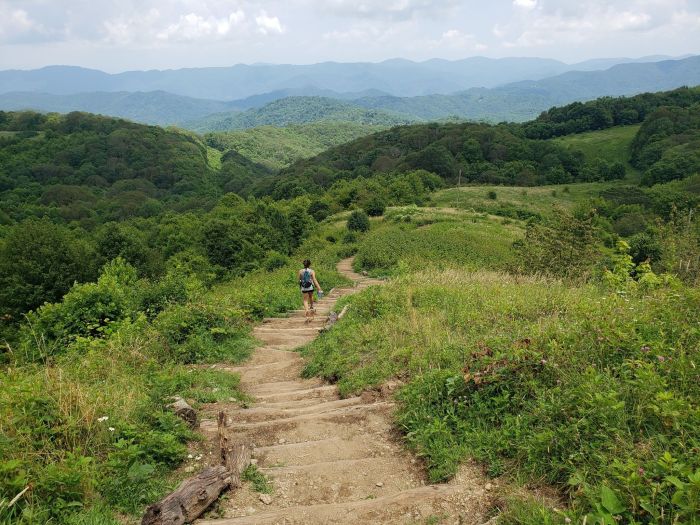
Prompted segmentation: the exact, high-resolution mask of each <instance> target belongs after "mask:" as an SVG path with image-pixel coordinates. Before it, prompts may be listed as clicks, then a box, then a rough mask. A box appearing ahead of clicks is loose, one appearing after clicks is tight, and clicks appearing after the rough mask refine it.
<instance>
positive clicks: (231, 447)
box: [141, 412, 253, 525]
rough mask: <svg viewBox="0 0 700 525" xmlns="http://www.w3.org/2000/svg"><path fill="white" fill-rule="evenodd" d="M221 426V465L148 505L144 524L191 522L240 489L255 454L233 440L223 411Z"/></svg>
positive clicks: (173, 524)
mask: <svg viewBox="0 0 700 525" xmlns="http://www.w3.org/2000/svg"><path fill="white" fill-rule="evenodd" d="M218 423H219V425H218V427H219V428H218V430H219V449H220V456H219V457H220V461H219V463H220V464H219V465H216V466H215V467H207V468H205V469H204V470H203V471H202V472H200V473H199V474H197V475H196V476H194V477H191V478H189V479H186V480H185V481H183V482H182V483H181V484H180V486H179V487H178V488H177V490H175V492H173V493H172V494H170V495H168V496H166V497H165V498H163V499H162V500H161V501H159V502H158V503H155V504H153V505H151V506H149V507H148V508H147V509H146V514H145V515H144V517H143V519H142V520H141V525H183V524H185V523H190V522H192V521H193V520H195V519H196V518H198V517H199V516H201V515H202V513H203V512H204V511H205V510H206V509H207V508H208V507H209V505H211V504H212V503H214V502H215V501H216V500H217V499H218V498H219V496H220V495H221V493H222V492H223V491H225V490H227V489H229V488H237V487H240V486H241V475H242V474H243V471H244V470H245V469H246V468H247V467H248V465H250V458H251V455H252V452H253V451H252V449H251V447H250V446H248V445H245V444H242V443H234V442H233V441H232V440H231V438H230V436H229V435H228V433H227V430H226V428H227V426H228V425H227V421H226V414H224V412H219V418H218Z"/></svg>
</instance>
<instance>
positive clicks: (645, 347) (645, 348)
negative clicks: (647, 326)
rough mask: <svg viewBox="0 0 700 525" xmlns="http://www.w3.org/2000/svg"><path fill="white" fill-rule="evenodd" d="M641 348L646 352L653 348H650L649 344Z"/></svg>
mask: <svg viewBox="0 0 700 525" xmlns="http://www.w3.org/2000/svg"><path fill="white" fill-rule="evenodd" d="M640 350H641V351H642V352H644V353H645V354H646V353H648V352H649V351H650V350H651V348H649V347H648V346H647V345H644V346H643V347H642V348H641V349H640Z"/></svg>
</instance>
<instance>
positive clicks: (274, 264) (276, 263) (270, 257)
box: [265, 250, 289, 272]
mask: <svg viewBox="0 0 700 525" xmlns="http://www.w3.org/2000/svg"><path fill="white" fill-rule="evenodd" d="M288 263H289V257H286V256H285V255H282V254H281V253H279V252H276V251H274V250H273V251H271V252H270V253H268V254H267V257H266V258H265V270H267V271H268V272H273V271H275V270H277V269H278V268H284V267H285V266H286V265H287V264H288Z"/></svg>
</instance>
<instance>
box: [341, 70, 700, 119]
mask: <svg viewBox="0 0 700 525" xmlns="http://www.w3.org/2000/svg"><path fill="white" fill-rule="evenodd" d="M695 85H700V56H693V57H690V58H685V59H682V60H664V61H661V62H653V63H635V64H618V65H616V66H613V67H611V68H610V69H607V70H605V71H572V72H567V73H563V74H561V75H557V76H554V77H550V78H546V79H543V80H539V81H522V82H514V83H511V84H507V85H505V86H500V87H496V88H492V89H481V88H473V89H469V90H466V91H463V92H461V93H456V94H453V95H428V96H424V97H391V96H383V97H365V98H362V99H358V100H355V101H354V102H355V103H356V104H358V105H360V106H362V107H366V108H373V109H381V110H389V111H395V112H398V113H402V114H407V115H413V116H415V117H418V118H420V119H424V120H435V119H440V118H446V117H449V116H456V117H459V118H464V119H469V120H487V121H504V120H511V121H517V122H522V121H525V120H529V119H531V118H534V117H536V116H537V115H538V114H539V113H540V112H542V111H544V110H547V109H549V108H551V107H552V106H556V105H560V104H568V103H570V102H575V101H586V100H592V99H594V98H598V97H603V96H612V97H615V96H624V95H636V94H638V93H643V92H654V91H665V90H669V89H674V88H678V87H682V86H695Z"/></svg>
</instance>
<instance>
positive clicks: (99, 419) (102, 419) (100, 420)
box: [97, 416, 109, 423]
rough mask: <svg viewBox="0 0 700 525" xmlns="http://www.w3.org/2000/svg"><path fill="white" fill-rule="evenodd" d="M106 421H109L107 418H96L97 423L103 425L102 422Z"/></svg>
mask: <svg viewBox="0 0 700 525" xmlns="http://www.w3.org/2000/svg"><path fill="white" fill-rule="evenodd" d="M108 419H109V417H108V416H102V417H98V418H97V421H99V422H100V423H104V422H105V421H107V420H108Z"/></svg>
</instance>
